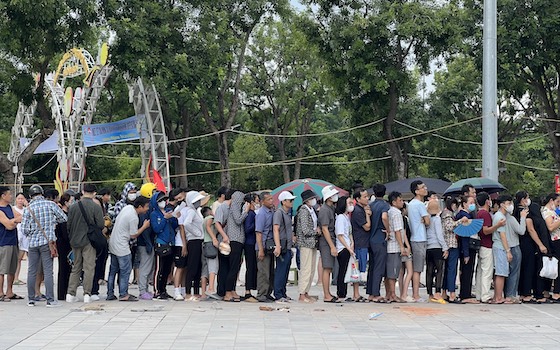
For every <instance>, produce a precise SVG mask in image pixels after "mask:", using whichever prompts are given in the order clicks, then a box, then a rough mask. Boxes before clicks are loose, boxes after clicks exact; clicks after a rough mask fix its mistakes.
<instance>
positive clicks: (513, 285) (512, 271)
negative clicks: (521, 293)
mask: <svg viewBox="0 0 560 350" xmlns="http://www.w3.org/2000/svg"><path fill="white" fill-rule="evenodd" d="M510 249H511V255H512V256H513V259H512V260H511V262H510V263H509V276H508V278H507V279H506V288H505V295H506V298H514V297H516V296H517V287H518V286H519V271H520V270H521V248H519V246H516V247H510Z"/></svg>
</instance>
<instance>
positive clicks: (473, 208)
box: [469, 204, 476, 212]
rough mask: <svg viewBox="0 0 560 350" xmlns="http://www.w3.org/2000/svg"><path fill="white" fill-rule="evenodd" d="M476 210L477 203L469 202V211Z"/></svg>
mask: <svg viewBox="0 0 560 350" xmlns="http://www.w3.org/2000/svg"><path fill="white" fill-rule="evenodd" d="M475 210H476V205H475V204H469V211H470V212H472V211H475Z"/></svg>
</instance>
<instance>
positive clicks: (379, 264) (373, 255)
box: [339, 242, 387, 297]
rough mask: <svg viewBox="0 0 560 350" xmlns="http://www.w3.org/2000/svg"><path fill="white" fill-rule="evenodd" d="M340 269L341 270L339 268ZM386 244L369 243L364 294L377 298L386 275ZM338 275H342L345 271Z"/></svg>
mask: <svg viewBox="0 0 560 350" xmlns="http://www.w3.org/2000/svg"><path fill="white" fill-rule="evenodd" d="M341 269H342V268H341ZM386 270H387V243H386V242H383V243H370V245H369V266H368V278H367V287H366V293H367V294H368V295H371V296H374V297H378V296H380V295H381V281H382V280H383V277H384V276H385V275H386V273H387V271H386ZM339 273H342V275H344V274H345V273H346V270H344V272H342V270H340V272H339Z"/></svg>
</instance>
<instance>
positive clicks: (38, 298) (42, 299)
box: [35, 294, 47, 301]
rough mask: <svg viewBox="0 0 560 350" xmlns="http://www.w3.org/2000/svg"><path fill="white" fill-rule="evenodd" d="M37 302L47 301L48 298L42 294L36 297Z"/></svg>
mask: <svg viewBox="0 0 560 350" xmlns="http://www.w3.org/2000/svg"><path fill="white" fill-rule="evenodd" d="M35 301H47V296H46V295H45V294H41V295H39V296H36V297H35Z"/></svg>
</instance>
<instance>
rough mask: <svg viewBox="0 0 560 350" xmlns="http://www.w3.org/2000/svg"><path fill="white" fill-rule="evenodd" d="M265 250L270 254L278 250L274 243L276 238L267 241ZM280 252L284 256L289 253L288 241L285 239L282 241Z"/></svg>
mask: <svg viewBox="0 0 560 350" xmlns="http://www.w3.org/2000/svg"><path fill="white" fill-rule="evenodd" d="M264 248H265V250H266V251H267V252H269V253H273V252H274V249H276V243H275V242H274V238H267V239H266V241H265V247H264ZM280 250H281V253H282V254H285V253H286V252H287V251H288V241H287V240H285V239H281V240H280Z"/></svg>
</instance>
